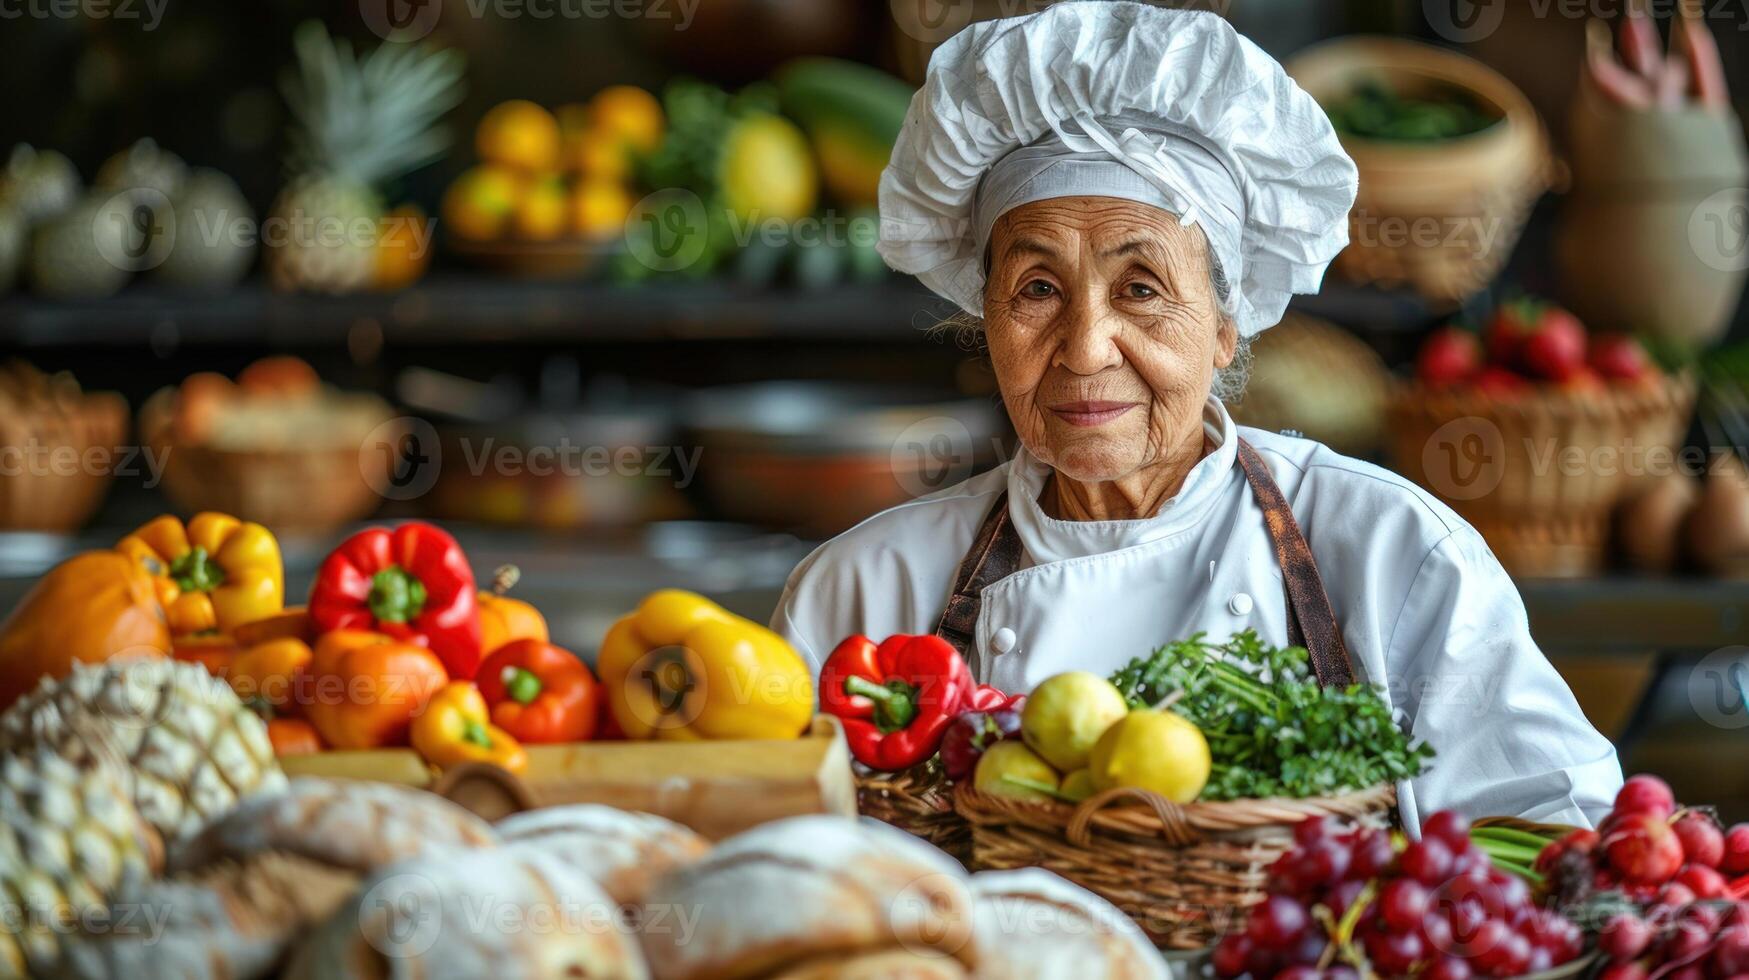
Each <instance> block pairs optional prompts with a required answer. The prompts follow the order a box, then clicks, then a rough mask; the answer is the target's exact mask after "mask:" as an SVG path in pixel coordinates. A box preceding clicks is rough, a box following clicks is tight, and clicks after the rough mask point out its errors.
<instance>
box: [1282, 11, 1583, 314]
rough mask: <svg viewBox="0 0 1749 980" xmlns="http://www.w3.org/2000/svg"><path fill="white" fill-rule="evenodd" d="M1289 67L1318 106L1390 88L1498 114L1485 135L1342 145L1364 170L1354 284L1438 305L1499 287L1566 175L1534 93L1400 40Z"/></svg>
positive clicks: (1301, 58) (1330, 52)
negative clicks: (1357, 87)
mask: <svg viewBox="0 0 1749 980" xmlns="http://www.w3.org/2000/svg"><path fill="white" fill-rule="evenodd" d="M1287 69H1288V73H1289V74H1290V75H1292V76H1293V77H1294V79H1295V80H1296V81H1298V82H1299V83H1300V85H1301V86H1302V87H1304V88H1305V90H1306V91H1307V92H1309V93H1311V95H1312V97H1313V98H1316V99H1317V100H1318V101H1319V102H1324V103H1328V102H1330V101H1332V100H1333V99H1336V98H1339V97H1341V96H1343V95H1345V94H1347V92H1348V91H1349V90H1350V89H1351V88H1352V86H1353V85H1354V84H1355V82H1356V81H1358V80H1361V79H1369V80H1370V79H1380V80H1383V81H1384V82H1386V83H1387V84H1389V85H1391V86H1392V87H1394V88H1396V89H1397V90H1399V91H1403V92H1406V93H1413V92H1415V91H1417V90H1425V89H1427V88H1431V87H1435V86H1438V87H1448V88H1457V89H1461V90H1463V91H1466V92H1468V93H1470V94H1471V95H1473V96H1474V97H1475V98H1476V99H1478V100H1480V101H1481V102H1482V103H1483V104H1484V105H1486V106H1489V107H1490V108H1491V109H1492V110H1493V111H1494V112H1495V113H1497V114H1498V115H1499V117H1500V122H1498V123H1496V124H1495V125H1493V126H1490V127H1488V128H1487V129H1484V130H1482V131H1480V132H1477V133H1473V134H1471V135H1469V136H1462V137H1458V138H1455V139H1448V140H1439V141H1437V142H1431V143H1403V142H1394V141H1384V140H1371V139H1365V138H1361V137H1354V136H1343V137H1342V146H1343V149H1345V150H1347V151H1348V154H1349V156H1351V157H1353V158H1354V163H1355V166H1356V167H1358V168H1359V170H1360V193H1359V196H1358V197H1357V198H1356V199H1355V202H1354V208H1353V210H1352V211H1350V212H1349V240H1350V242H1349V246H1348V247H1347V248H1346V249H1343V250H1342V253H1341V254H1340V255H1338V256H1337V257H1336V261H1335V263H1334V265H1333V266H1332V268H1333V269H1334V271H1335V272H1336V273H1337V274H1338V275H1340V276H1342V277H1343V278H1345V279H1349V280H1353V281H1355V282H1361V283H1376V284H1378V285H1381V286H1398V285H1405V286H1408V287H1410V288H1412V289H1414V290H1415V291H1416V292H1418V293H1420V294H1421V295H1422V296H1425V297H1427V298H1428V299H1431V300H1435V301H1439V302H1456V301H1458V300H1461V299H1463V298H1464V297H1466V296H1469V295H1471V294H1473V293H1475V292H1477V291H1479V290H1481V289H1482V288H1483V287H1485V286H1487V285H1488V283H1490V282H1492V281H1493V279H1494V277H1495V275H1496V274H1497V273H1498V272H1499V271H1500V268H1501V267H1502V266H1503V265H1505V263H1506V259H1507V258H1508V257H1509V256H1510V255H1511V254H1512V247H1513V245H1514V244H1516V243H1517V241H1518V236H1519V233H1520V232H1522V231H1523V230H1524V222H1525V219H1527V218H1528V217H1529V216H1530V208H1531V205H1532V204H1534V203H1535V201H1536V199H1537V198H1538V197H1541V196H1542V194H1543V192H1544V191H1546V190H1548V189H1549V187H1550V186H1551V185H1553V184H1554V183H1556V182H1557V179H1558V178H1559V177H1560V176H1561V169H1560V168H1559V166H1558V165H1557V164H1556V163H1555V161H1554V158H1553V156H1552V155H1551V154H1550V152H1549V140H1548V134H1547V131H1546V130H1545V129H1544V127H1543V124H1542V121H1541V120H1540V119H1539V118H1538V117H1537V114H1536V110H1535V109H1534V108H1532V106H1531V104H1530V100H1528V99H1526V98H1525V97H1524V93H1522V92H1520V91H1519V90H1518V89H1517V88H1516V87H1514V86H1513V85H1512V83H1511V82H1509V81H1507V80H1506V78H1505V77H1504V76H1502V75H1501V74H1499V73H1498V72H1496V71H1494V70H1493V69H1491V68H1489V67H1487V66H1486V65H1483V64H1482V63H1481V62H1479V61H1476V60H1474V59H1472V58H1467V57H1465V56H1463V55H1461V54H1458V53H1456V52H1453V51H1447V50H1444V49H1441V48H1436V47H1433V46H1431V45H1427V44H1422V43H1420V42H1417V41H1406V40H1400V39H1396V38H1384V37H1351V38H1340V39H1337V40H1334V41H1327V42H1324V43H1322V44H1318V45H1315V46H1313V47H1312V48H1309V49H1308V50H1307V51H1305V52H1304V53H1302V54H1300V55H1298V56H1297V57H1295V58H1294V59H1293V60H1292V61H1291V62H1289V64H1288V66H1287Z"/></svg>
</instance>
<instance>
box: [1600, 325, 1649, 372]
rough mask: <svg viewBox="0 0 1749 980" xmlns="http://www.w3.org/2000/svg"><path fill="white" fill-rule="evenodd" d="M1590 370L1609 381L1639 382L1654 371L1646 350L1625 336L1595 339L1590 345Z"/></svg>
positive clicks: (1611, 335)
mask: <svg viewBox="0 0 1749 980" xmlns="http://www.w3.org/2000/svg"><path fill="white" fill-rule="evenodd" d="M1591 369H1592V370H1593V371H1596V372H1597V373H1598V374H1600V375H1602V376H1603V377H1604V378H1605V379H1607V380H1610V381H1639V380H1641V379H1642V378H1646V377H1648V376H1650V375H1651V372H1652V371H1653V370H1655V369H1654V368H1653V367H1652V359H1651V358H1649V357H1647V356H1646V348H1645V347H1644V346H1642V345H1641V344H1640V342H1639V341H1638V340H1636V339H1634V338H1633V337H1630V336H1628V335H1626V334H1610V335H1608V336H1604V337H1599V338H1597V340H1596V342H1595V343H1593V344H1592V345H1591Z"/></svg>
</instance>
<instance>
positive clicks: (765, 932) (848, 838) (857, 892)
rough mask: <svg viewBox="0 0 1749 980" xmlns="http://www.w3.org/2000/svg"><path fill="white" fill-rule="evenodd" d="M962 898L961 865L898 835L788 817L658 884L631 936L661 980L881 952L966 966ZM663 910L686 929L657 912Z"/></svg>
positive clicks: (968, 949)
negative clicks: (637, 939)
mask: <svg viewBox="0 0 1749 980" xmlns="http://www.w3.org/2000/svg"><path fill="white" fill-rule="evenodd" d="M971 901H972V900H971V892H970V889H969V888H968V886H967V882H966V877H965V871H964V869H963V868H961V867H960V865H959V863H958V862H956V861H954V860H953V859H952V858H950V857H948V856H947V855H946V854H944V853H942V852H941V851H939V850H936V849H935V848H934V847H931V846H930V845H928V844H926V843H924V842H923V841H921V840H919V839H917V838H916V837H913V836H911V835H910V834H907V833H905V832H904V831H901V830H896V829H894V828H892V827H889V826H887V825H886V824H882V823H877V822H874V821H857V820H852V819H847V818H844V817H832V816H810V817H793V818H790V819H788V820H778V821H774V822H772V823H768V824H764V825H761V826H759V827H755V828H754V829H752V830H749V831H746V832H745V833H742V834H738V835H736V836H734V837H731V838H729V839H728V840H725V841H722V842H721V843H719V844H718V845H717V846H716V848H715V849H713V850H712V851H711V852H710V853H709V854H707V855H705V856H704V857H703V858H701V859H700V860H698V861H696V862H694V863H693V864H691V865H688V866H686V867H684V868H681V869H680V870H678V871H675V872H673V873H671V874H669V875H667V876H666V877H664V878H663V879H662V880H661V881H659V882H658V883H657V884H656V887H655V888H653V889H652V890H651V892H650V894H649V897H648V909H649V910H650V911H651V913H652V914H651V915H650V916H648V917H647V918H646V919H645V921H644V922H643V924H642V927H641V929H640V935H641V936H642V939H643V944H644V950H645V953H646V955H647V956H648V957H649V961H650V967H651V969H652V970H653V971H654V972H655V973H656V975H657V976H659V977H661V978H663V980H706V978H710V980H738V978H753V977H767V976H773V975H781V974H782V971H784V970H786V969H791V968H804V967H807V968H811V967H812V965H813V964H816V963H818V962H820V961H826V960H829V959H832V958H845V957H854V956H858V955H862V954H879V953H889V952H909V953H911V954H915V955H918V956H923V957H926V958H927V957H930V956H939V957H947V958H951V959H954V960H957V961H958V963H959V964H960V965H961V966H962V967H966V968H969V967H972V966H974V965H975V964H976V953H975V950H974V948H973V944H972V942H971V921H972V919H971V910H972V905H971ZM668 909H673V910H680V911H681V912H684V913H685V915H686V916H689V917H690V921H688V919H687V918H684V917H682V916H681V915H679V914H675V915H670V916H666V917H664V916H662V915H661V914H660V913H661V912H662V911H663V910H668ZM803 975H807V976H811V975H814V974H803ZM825 975H835V974H825ZM857 975H862V974H857ZM950 975H951V974H950Z"/></svg>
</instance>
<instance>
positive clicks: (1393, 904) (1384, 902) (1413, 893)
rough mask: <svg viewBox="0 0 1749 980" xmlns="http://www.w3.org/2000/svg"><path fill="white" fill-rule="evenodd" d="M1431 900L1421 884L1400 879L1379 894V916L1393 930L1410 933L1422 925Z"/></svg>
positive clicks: (1411, 880) (1412, 880)
mask: <svg viewBox="0 0 1749 980" xmlns="http://www.w3.org/2000/svg"><path fill="white" fill-rule="evenodd" d="M1431 898H1432V896H1430V895H1429V894H1428V893H1427V889H1426V888H1425V887H1424V886H1422V884H1421V883H1420V882H1418V881H1416V880H1414V879H1413V878H1398V879H1396V880H1394V881H1392V882H1391V883H1389V884H1387V885H1386V886H1385V887H1384V890H1383V891H1381V892H1379V914H1380V915H1382V916H1384V920H1385V922H1386V924H1388V925H1389V926H1390V927H1391V928H1392V929H1395V930H1397V931H1398V932H1408V931H1410V930H1412V929H1414V928H1416V927H1417V926H1419V925H1420V924H1421V917H1422V916H1424V915H1426V914H1427V909H1428V906H1429V905H1430V904H1431Z"/></svg>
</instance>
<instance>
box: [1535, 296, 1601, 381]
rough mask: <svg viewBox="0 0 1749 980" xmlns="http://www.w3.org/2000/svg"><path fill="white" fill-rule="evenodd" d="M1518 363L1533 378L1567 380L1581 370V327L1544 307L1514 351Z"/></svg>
mask: <svg viewBox="0 0 1749 980" xmlns="http://www.w3.org/2000/svg"><path fill="white" fill-rule="evenodd" d="M1518 360H1519V363H1520V364H1522V365H1523V366H1524V367H1525V369H1526V370H1528V371H1530V372H1531V373H1532V374H1534V375H1536V376H1537V377H1541V378H1547V379H1548V380H1550V381H1565V380H1567V379H1568V378H1570V377H1572V376H1573V375H1574V374H1576V373H1578V371H1579V369H1581V368H1583V367H1584V366H1585V326H1584V325H1583V324H1581V323H1580V322H1579V318H1578V317H1576V316H1574V315H1573V314H1571V313H1568V312H1567V311H1566V310H1563V309H1561V308H1560V307H1558V306H1547V307H1544V308H1543V313H1542V317H1541V318H1540V319H1539V320H1538V321H1537V324H1536V327H1535V329H1534V330H1533V331H1532V332H1531V334H1530V336H1528V337H1526V338H1524V345H1523V346H1522V347H1520V348H1519V350H1518Z"/></svg>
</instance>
